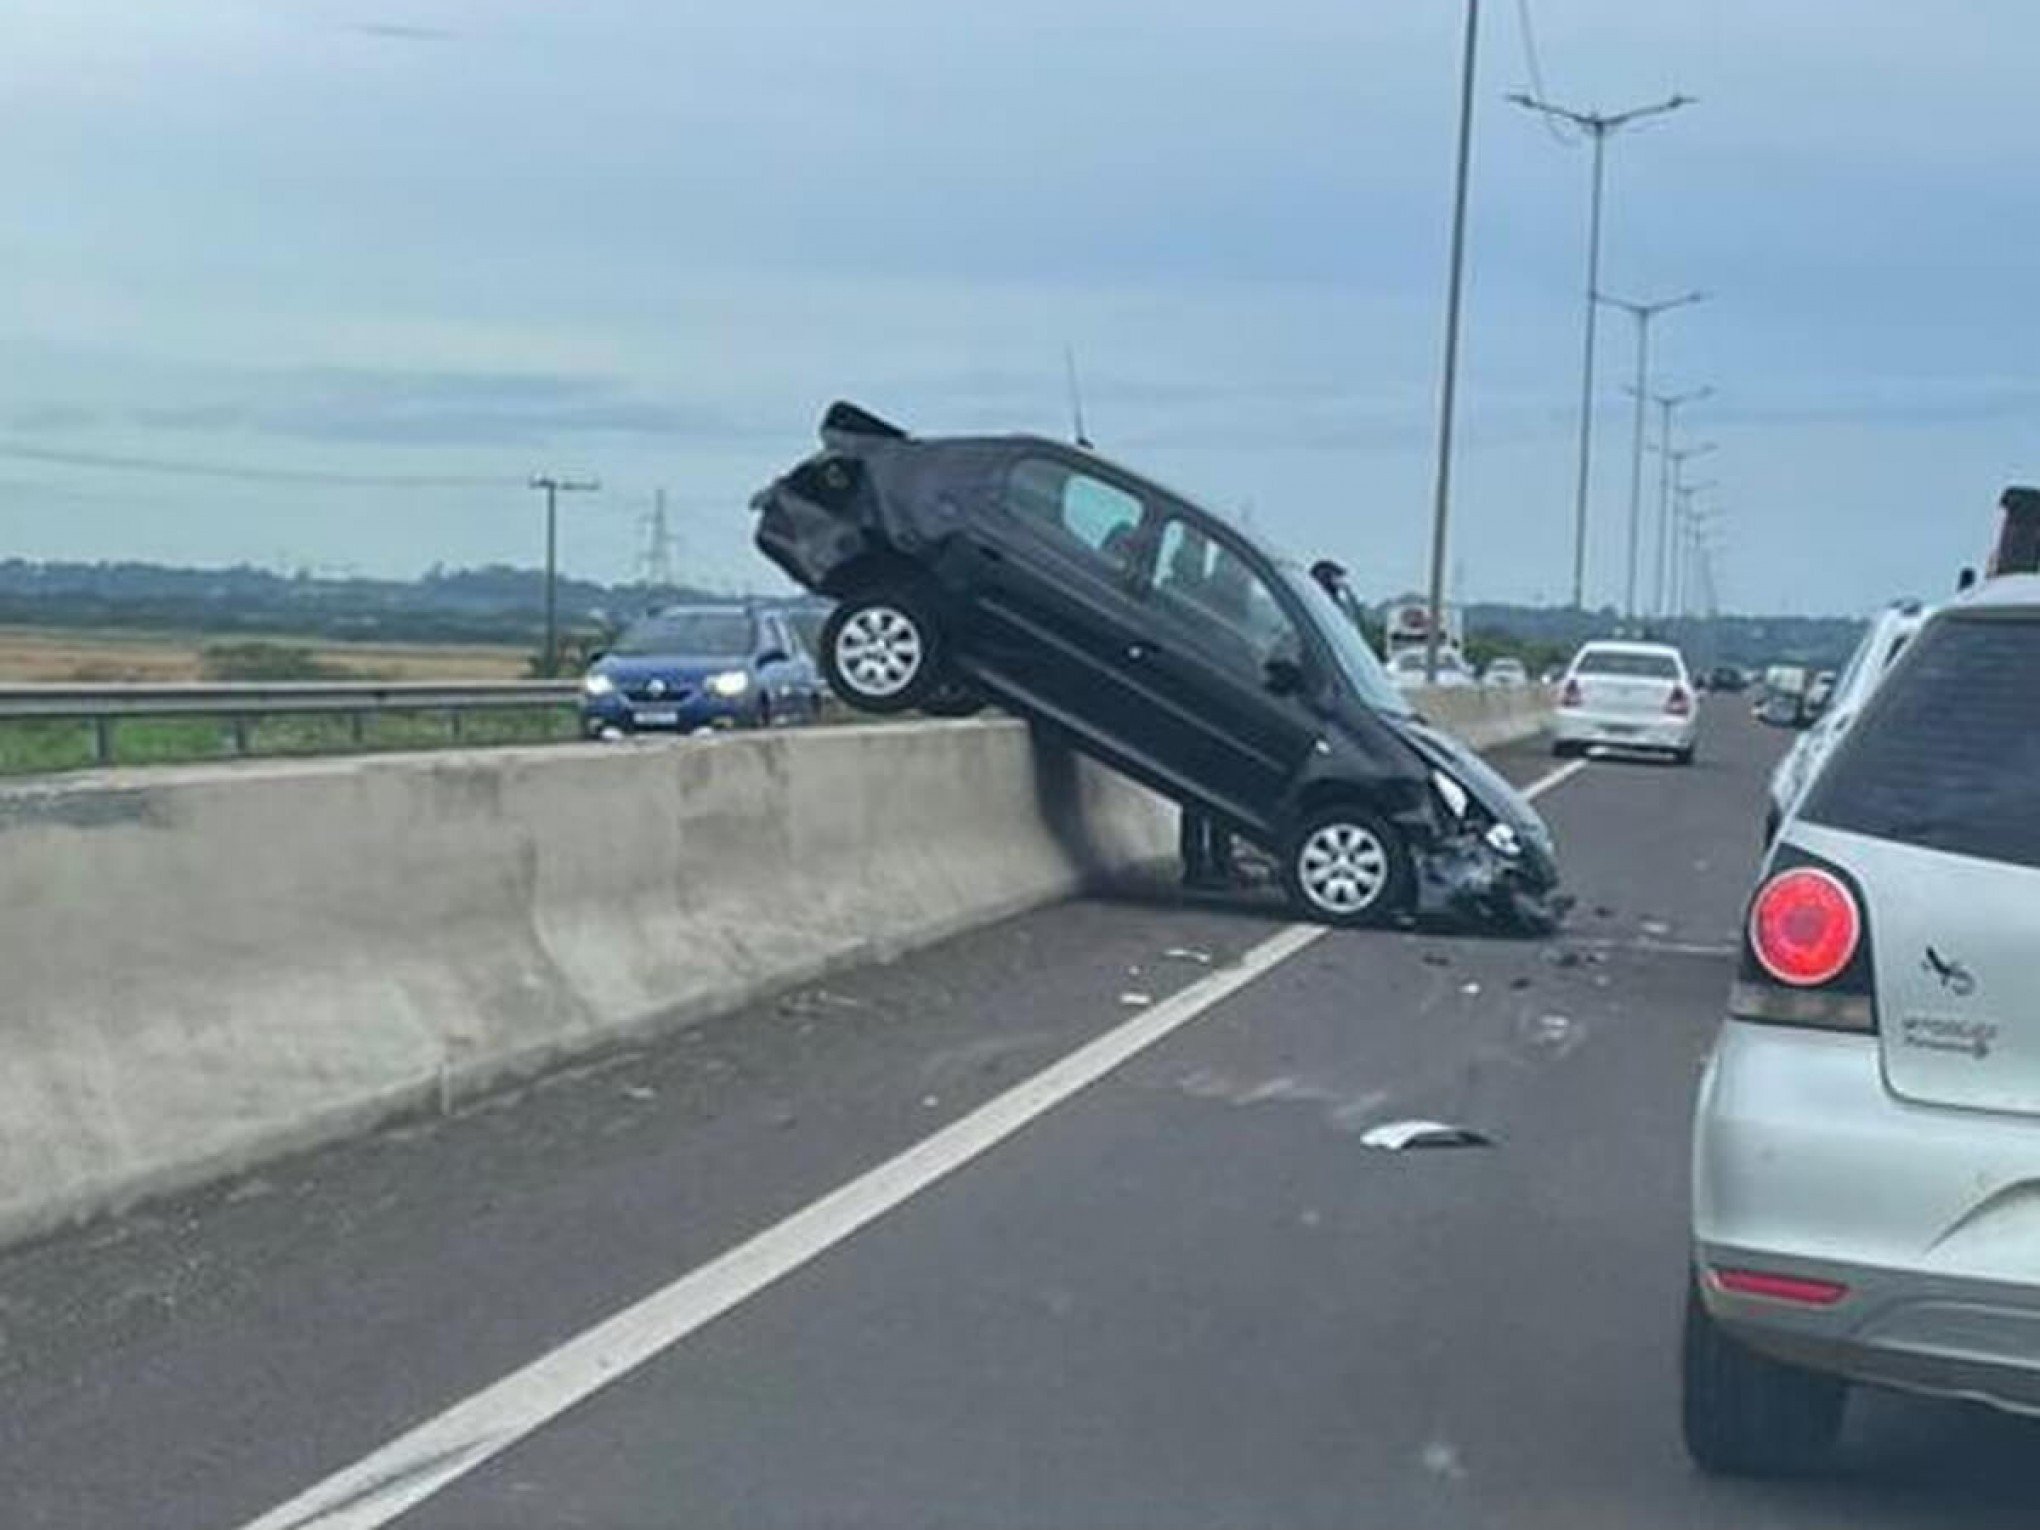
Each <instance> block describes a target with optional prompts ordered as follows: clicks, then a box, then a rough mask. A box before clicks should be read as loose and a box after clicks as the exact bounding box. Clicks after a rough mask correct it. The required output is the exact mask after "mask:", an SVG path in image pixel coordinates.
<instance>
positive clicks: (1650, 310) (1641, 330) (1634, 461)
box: [1601, 291, 1707, 625]
mask: <svg viewBox="0 0 2040 1530" xmlns="http://www.w3.org/2000/svg"><path fill="white" fill-rule="evenodd" d="M1706 299H1707V294H1706V293H1704V292H1699V291H1694V292H1688V293H1684V294H1682V295H1681V296H1679V297H1675V298H1659V299H1657V300H1656V301H1655V302H1648V303H1638V302H1631V301H1630V300H1629V299H1627V298H1619V297H1610V296H1608V295H1607V294H1606V293H1603V294H1601V301H1602V302H1604V303H1606V304H1607V305H1608V306H1609V307H1611V308H1619V309H1621V310H1622V311H1623V312H1624V313H1626V314H1628V315H1629V317H1630V318H1632V319H1634V320H1636V386H1635V387H1633V388H1632V389H1630V391H1631V392H1632V393H1634V394H1635V395H1636V426H1635V431H1634V434H1633V436H1632V439H1631V440H1630V443H1629V556H1628V570H1627V574H1626V577H1625V579H1624V581H1623V585H1622V615H1623V617H1624V618H1625V619H1626V620H1627V621H1629V622H1630V623H1631V624H1632V625H1634V623H1635V621H1636V556H1637V547H1638V544H1639V540H1640V539H1641V537H1642V535H1643V524H1642V523H1643V405H1644V397H1645V394H1646V392H1647V391H1648V389H1649V387H1650V380H1649V379H1650V321H1651V320H1652V319H1655V318H1656V317H1657V316H1658V315H1659V314H1661V313H1669V312H1670V311H1671V310H1672V309H1674V308H1684V307H1686V306H1687V305H1688V304H1690V303H1701V302H1705V301H1706Z"/></svg>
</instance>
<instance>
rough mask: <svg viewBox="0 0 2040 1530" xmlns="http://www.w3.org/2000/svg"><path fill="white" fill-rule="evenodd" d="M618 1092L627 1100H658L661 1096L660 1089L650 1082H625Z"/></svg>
mask: <svg viewBox="0 0 2040 1530" xmlns="http://www.w3.org/2000/svg"><path fill="white" fill-rule="evenodd" d="M616 1092H617V1093H618V1094H620V1095H622V1096H623V1097H624V1098H625V1099H626V1100H656V1099H657V1098H658V1097H659V1091H658V1090H656V1089H654V1088H652V1086H651V1085H649V1084H625V1085H624V1086H623V1087H622V1088H621V1089H619V1090H617V1091H616Z"/></svg>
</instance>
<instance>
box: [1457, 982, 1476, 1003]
mask: <svg viewBox="0 0 2040 1530" xmlns="http://www.w3.org/2000/svg"><path fill="white" fill-rule="evenodd" d="M1459 991H1460V992H1461V993H1463V994H1465V995H1466V996H1467V997H1468V998H1469V999H1470V998H1472V997H1473V996H1474V995H1475V994H1477V993H1479V992H1480V984H1478V983H1461V984H1460V985H1459Z"/></svg>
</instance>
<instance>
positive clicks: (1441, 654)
mask: <svg viewBox="0 0 2040 1530" xmlns="http://www.w3.org/2000/svg"><path fill="white" fill-rule="evenodd" d="M1424 674H1425V662H1424V650H1423V649H1422V648H1420V647H1412V648H1404V649H1402V650H1400V651H1399V652H1398V653H1397V654H1396V655H1395V657H1393V658H1392V659H1390V660H1389V661H1388V675H1389V678H1390V679H1391V680H1393V681H1394V682H1395V684H1396V688H1397V689H1398V690H1404V691H1415V690H1421V689H1422V688H1423V687H1424V686H1426V685H1435V686H1436V687H1438V688H1440V689H1452V688H1454V687H1457V686H1462V685H1472V684H1473V683H1474V679H1473V671H1472V670H1471V669H1469V668H1468V667H1467V663H1466V660H1464V659H1462V658H1461V657H1460V656H1459V650H1458V649H1456V648H1440V649H1439V650H1438V678H1437V680H1436V681H1430V680H1426V679H1425V678H1424Z"/></svg>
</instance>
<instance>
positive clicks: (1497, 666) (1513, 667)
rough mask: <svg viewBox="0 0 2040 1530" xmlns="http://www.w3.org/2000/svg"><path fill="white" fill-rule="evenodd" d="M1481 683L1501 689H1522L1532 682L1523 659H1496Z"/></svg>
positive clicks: (1481, 678) (1482, 677) (1489, 666)
mask: <svg viewBox="0 0 2040 1530" xmlns="http://www.w3.org/2000/svg"><path fill="white" fill-rule="evenodd" d="M1480 683H1481V684H1482V685H1492V686H1495V687H1498V688H1499V689H1501V690H1520V689H1522V688H1523V687H1524V686H1526V685H1528V684H1529V683H1530V671H1528V670H1527V669H1525V668H1524V667H1523V661H1522V660H1521V659H1496V660H1495V661H1494V662H1493V663H1492V664H1490V665H1488V667H1487V673H1486V674H1484V675H1482V676H1481V677H1480Z"/></svg>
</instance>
